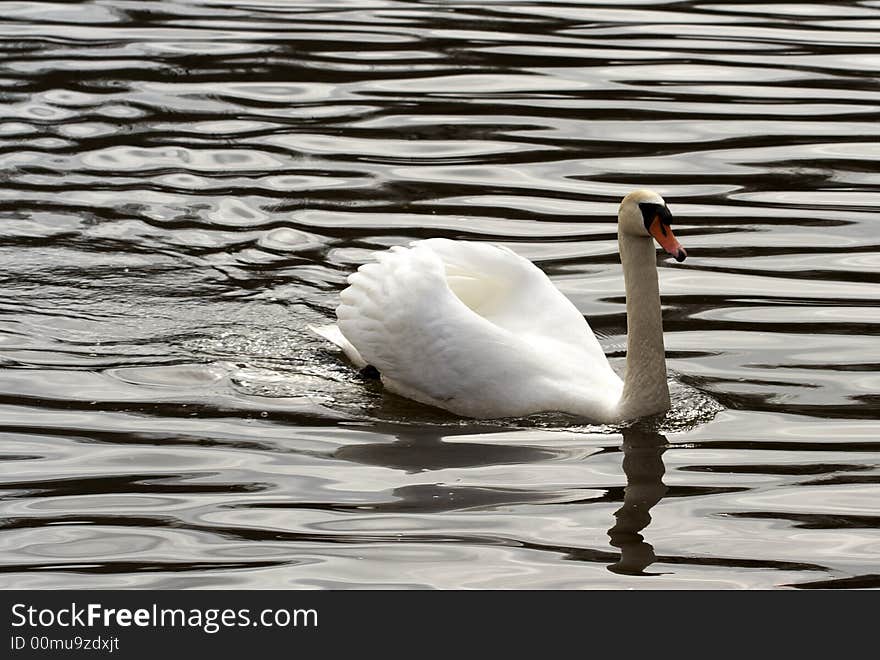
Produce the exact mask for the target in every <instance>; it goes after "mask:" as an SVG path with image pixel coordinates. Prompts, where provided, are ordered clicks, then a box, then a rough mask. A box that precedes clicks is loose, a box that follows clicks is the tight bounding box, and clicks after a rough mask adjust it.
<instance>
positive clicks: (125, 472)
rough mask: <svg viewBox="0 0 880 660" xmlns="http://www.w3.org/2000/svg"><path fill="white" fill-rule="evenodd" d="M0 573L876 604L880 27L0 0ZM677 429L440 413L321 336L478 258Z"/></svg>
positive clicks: (565, 7)
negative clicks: (461, 247)
mask: <svg viewBox="0 0 880 660" xmlns="http://www.w3.org/2000/svg"><path fill="white" fill-rule="evenodd" d="M0 18H2V20H0V48H2V51H3V54H2V58H0V98H2V101H3V103H2V105H0V173H2V179H3V182H2V186H0V221H2V224H0V227H2V234H0V280H2V289H0V310H2V316H0V367H2V377H0V432H2V439H0V455H2V459H3V460H2V463H0V465H2V472H0V483H2V491H3V497H4V499H3V502H2V516H3V518H2V521H0V586H3V587H19V588H45V587H71V588H76V587H151V588H184V587H187V588H210V587H249V588H263V587H268V588H279V587H281V588H284V587H298V588H351V587H439V588H459V587H467V588H490V587H491V588H507V587H520V588H522V587H526V588H646V589H652V588H709V589H722V588H772V587H796V588H814V587H872V586H873V587H877V586H880V566H878V555H880V497H878V495H880V488H878V483H880V455H878V449H880V441H878V422H877V419H878V412H880V394H878V393H880V346H878V341H877V335H878V333H880V307H878V298H877V284H878V282H880V242H878V240H880V239H878V227H880V225H878V222H880V216H878V214H877V208H878V204H880V178H878V174H877V166H878V163H877V161H878V159H880V147H878V144H880V142H878V137H880V122H878V119H880V91H878V88H877V83H878V76H877V69H878V65H880V2H877V1H876V0H866V1H861V2H845V3H834V4H830V3H829V4H827V5H822V4H816V3H809V4H807V3H803V4H765V3H751V2H737V3H724V2H663V1H662V0H655V1H653V2H652V1H650V0H644V1H643V2H620V1H618V0H615V1H614V2H592V3H585V4H575V3H557V2H545V3H540V2H525V3H513V4H512V3H510V2H485V1H483V0H481V2H474V3H470V4H468V3H449V2H403V1H387V2H386V1H383V0H350V1H349V0H340V1H339V2H333V3H329V2H322V3H315V4H311V5H310V4H307V3H300V2H281V1H280V0H277V1H275V2H265V1H262V0H252V1H248V2H240V3H239V2H236V1H235V0H225V1H223V2H212V3H210V4H207V3H199V2H186V3H184V2H132V3H115V2H109V1H106V2H93V3H82V4H49V3H31V2H15V3H4V5H3V11H2V17H0ZM636 187H651V188H654V189H656V190H658V191H659V192H661V194H663V195H664V196H665V197H666V199H667V201H668V202H669V204H670V206H671V208H672V210H673V212H674V214H675V217H676V219H677V225H676V232H677V234H678V235H679V237H680V238H681V239H682V243H683V244H684V245H685V246H686V247H687V249H688V251H689V254H690V256H689V258H688V260H687V261H686V262H684V263H683V264H677V263H675V262H674V261H673V260H671V259H670V258H668V257H664V256H658V263H659V266H660V282H661V289H662V294H663V306H664V320H665V328H666V345H667V351H668V363H669V367H670V369H671V372H672V375H673V389H674V392H675V401H676V405H675V409H674V410H673V411H672V413H671V414H670V415H669V416H667V418H666V419H664V420H659V421H658V420H647V421H645V422H643V423H641V424H639V425H636V426H633V427H629V428H626V429H621V428H606V427H590V426H587V425H584V424H583V423H580V422H578V420H572V419H568V418H564V417H560V416H558V415H557V416H553V415H549V416H538V417H535V418H530V419H526V420H502V421H496V422H491V423H488V422H487V423H482V422H469V421H463V420H458V419H456V418H454V417H451V416H449V415H447V414H445V413H443V412H441V411H435V410H431V409H429V408H426V407H422V406H418V405H416V404H413V403H409V402H406V401H403V400H401V399H397V398H395V397H392V396H389V395H386V394H383V393H382V391H381V389H380V388H379V387H377V386H376V385H375V384H372V383H365V382H363V381H362V380H361V379H359V378H358V377H357V375H356V374H354V373H353V371H352V370H351V369H350V368H349V367H348V366H347V365H346V364H345V363H344V361H342V360H341V359H340V358H339V356H338V354H337V353H335V352H334V351H333V350H332V349H331V348H329V347H327V346H326V345H324V344H323V343H322V342H321V341H320V340H319V339H318V338H316V337H313V336H311V335H310V334H309V333H308V332H307V331H306V325H307V324H309V323H323V322H326V321H327V319H329V318H331V317H332V310H333V309H334V307H335V305H336V304H337V296H338V292H339V291H340V290H341V288H342V287H343V286H344V281H345V277H346V275H347V274H348V273H350V272H351V271H352V270H353V269H354V268H356V267H357V265H358V264H360V263H361V262H362V260H363V259H364V258H365V256H366V255H367V253H368V252H369V251H371V250H374V249H380V248H385V247H388V246H391V245H398V244H404V243H406V242H408V241H410V240H412V239H414V238H420V237H427V236H445V237H453V238H467V239H471V240H487V241H495V242H499V243H502V244H505V245H508V246H510V247H513V248H514V249H516V250H517V251H519V252H521V253H522V254H524V255H526V256H528V257H529V258H531V259H533V260H535V261H536V262H537V263H538V264H539V265H540V266H541V267H542V268H543V269H544V270H545V271H546V272H547V273H548V274H549V275H550V276H551V277H552V279H553V280H554V281H555V282H556V284H557V285H558V286H559V287H560V288H561V289H562V290H563V291H564V292H565V294H566V295H568V296H569V297H570V298H571V299H572V300H573V301H574V302H575V304H576V305H577V306H578V308H579V309H580V310H582V311H583V313H584V314H585V315H586V316H587V317H588V318H589V319H590V321H591V323H592V325H593V328H594V329H595V330H596V331H597V333H598V334H599V336H600V340H601V343H602V345H603V347H604V348H605V350H606V352H607V354H608V355H609V356H610V357H611V359H612V362H613V364H615V365H616V366H618V367H619V366H620V365H621V364H622V360H623V354H624V349H625V315H624V299H623V281H622V277H621V271H620V266H619V263H618V259H617V246H616V240H615V225H614V215H615V213H616V206H617V203H618V202H619V199H620V197H621V196H622V195H623V194H625V193H626V192H627V191H629V190H631V189H633V188H636Z"/></svg>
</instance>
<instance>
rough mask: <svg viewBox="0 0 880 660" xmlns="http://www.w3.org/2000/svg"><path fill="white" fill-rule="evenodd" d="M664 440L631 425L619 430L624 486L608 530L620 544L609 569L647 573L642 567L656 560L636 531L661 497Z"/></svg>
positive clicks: (631, 573)
mask: <svg viewBox="0 0 880 660" xmlns="http://www.w3.org/2000/svg"><path fill="white" fill-rule="evenodd" d="M666 446H667V440H666V437H665V436H664V435H662V434H661V433H657V432H656V431H652V430H648V429H645V428H639V427H638V426H632V427H629V428H627V429H624V431H623V471H624V473H625V474H626V488H625V490H624V496H623V506H621V507H620V509H618V510H617V511H616V512H615V514H614V517H615V518H616V519H617V522H615V524H614V525H613V526H612V527H611V529H609V530H608V536H610V537H611V545H613V546H614V547H616V548H620V559H619V560H618V561H617V562H616V563H614V564H611V565H610V566H609V567H608V570H609V571H612V572H613V573H623V574H626V575H651V573H645V569H646V568H647V567H648V566H650V565H651V564H653V563H654V561H656V556H655V555H654V547H653V546H652V545H651V544H650V543H648V542H647V541H645V537H644V536H642V534H641V533H640V532H641V531H642V530H643V529H645V527H647V526H648V524H649V523H650V522H651V514H650V511H651V507H653V506H654V505H655V504H657V502H659V501H660V500H661V499H663V496H664V495H665V494H666V491H667V490H668V487H667V486H666V485H665V484H664V483H663V473H664V472H665V468H664V465H663V452H665V451H666Z"/></svg>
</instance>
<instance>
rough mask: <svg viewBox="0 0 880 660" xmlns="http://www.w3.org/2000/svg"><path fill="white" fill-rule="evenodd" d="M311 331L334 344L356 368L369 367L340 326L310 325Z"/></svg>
mask: <svg viewBox="0 0 880 660" xmlns="http://www.w3.org/2000/svg"><path fill="white" fill-rule="evenodd" d="M309 330H311V331H312V332H314V333H315V334H316V335H319V336H321V337H323V338H324V339H326V340H327V341H329V342H331V343H332V344H336V345H337V346H338V347H339V348H341V349H342V352H343V353H345V355H346V357H347V358H348V359H349V360H351V362H352V364H354V366H355V367H357V368H358V369H363V368H364V367H366V366H367V361H366V360H364V358H362V357H361V354H360V353H358V350H357V349H356V348H355V347H354V345H352V343H351V342H350V341H348V339H346V338H345V335H343V334H342V331H341V330H340V329H339V326H338V325H336V324H331V325H320V326H318V325H310V326H309Z"/></svg>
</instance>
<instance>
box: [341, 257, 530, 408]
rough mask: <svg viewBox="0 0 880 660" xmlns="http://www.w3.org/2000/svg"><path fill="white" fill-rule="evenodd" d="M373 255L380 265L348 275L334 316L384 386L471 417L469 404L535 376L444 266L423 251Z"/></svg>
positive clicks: (516, 342)
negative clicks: (461, 294) (464, 297)
mask: <svg viewBox="0 0 880 660" xmlns="http://www.w3.org/2000/svg"><path fill="white" fill-rule="evenodd" d="M377 256H378V259H379V261H378V263H370V264H366V265H364V266H361V267H360V268H359V269H358V272H356V273H354V274H352V275H351V276H349V278H348V281H349V283H350V286H349V287H348V288H347V289H345V290H344V291H343V292H342V293H341V298H342V304H341V305H340V306H339V307H338V308H337V310H336V315H337V317H338V319H339V327H340V330H341V331H342V334H343V335H344V336H345V337H346V338H347V339H348V340H349V341H350V342H351V343H352V344H353V345H354V346H355V347H356V348H357V350H358V352H359V353H360V355H361V356H363V359H364V360H366V361H367V362H368V363H369V364H372V365H373V366H375V367H376V368H377V369H378V370H379V372H380V373H381V375H382V380H383V381H384V382H385V384H386V386H388V387H389V389H391V390H392V391H396V392H397V393H398V394H401V395H403V396H407V397H409V398H412V399H416V400H418V401H422V402H423V403H429V404H432V405H439V406H441V407H444V408H447V409H449V410H453V411H455V412H461V414H474V415H476V414H479V411H474V410H471V409H470V408H469V407H468V406H470V405H471V402H473V401H476V400H478V399H483V400H485V399H489V400H493V399H494V400H498V399H504V398H509V397H510V393H509V392H508V391H502V390H501V388H503V387H506V386H509V384H510V382H511V379H517V380H519V381H520V382H522V381H523V380H528V379H531V378H532V377H533V376H532V375H533V374H537V375H540V373H541V372H540V369H537V368H536V365H535V363H534V359H533V357H532V352H531V350H530V349H529V347H528V346H527V345H526V344H525V343H524V342H523V341H522V340H521V339H520V338H518V337H516V336H514V335H512V334H511V333H510V332H508V331H507V330H505V329H503V328H500V327H498V326H496V325H494V324H492V323H491V322H489V321H488V320H486V319H484V318H482V317H480V316H479V315H477V314H475V313H474V312H473V311H471V310H470V309H468V307H467V306H466V305H465V304H464V303H463V302H462V301H461V300H460V299H459V298H458V297H456V295H455V294H454V293H453V292H452V291H451V289H450V288H449V285H448V284H447V281H446V269H445V267H444V263H443V261H442V260H441V259H440V257H439V256H438V255H437V254H436V253H435V252H434V251H433V250H431V249H430V248H429V247H428V246H426V245H422V244H416V245H415V246H414V247H411V248H409V249H406V248H392V249H391V250H388V251H385V252H381V253H378V255H377ZM495 390H498V391H497V392H495ZM510 403H511V404H513V403H515V402H513V401H511V402H510Z"/></svg>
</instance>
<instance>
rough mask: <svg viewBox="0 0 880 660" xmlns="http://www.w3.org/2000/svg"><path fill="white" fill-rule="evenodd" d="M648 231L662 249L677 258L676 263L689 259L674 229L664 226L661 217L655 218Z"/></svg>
mask: <svg viewBox="0 0 880 660" xmlns="http://www.w3.org/2000/svg"><path fill="white" fill-rule="evenodd" d="M648 231H650V232H651V236H653V237H654V239H655V240H656V241H657V242H658V243H659V244H660V247H662V248H663V249H664V250H666V251H667V252H668V253H669V254H671V255H672V256H673V257H675V260H676V261H679V262H681V261H684V260H685V259H686V258H687V256H688V253H687V250H685V249H684V248H683V247H681V243H679V242H678V239H677V238H676V237H675V234H673V233H672V227H670V226H669V225H664V224H663V223H662V222H661V221H660V216H659V215H658V216H655V217H654V221H653V222H652V223H651V226H650V227H649V229H648Z"/></svg>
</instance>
